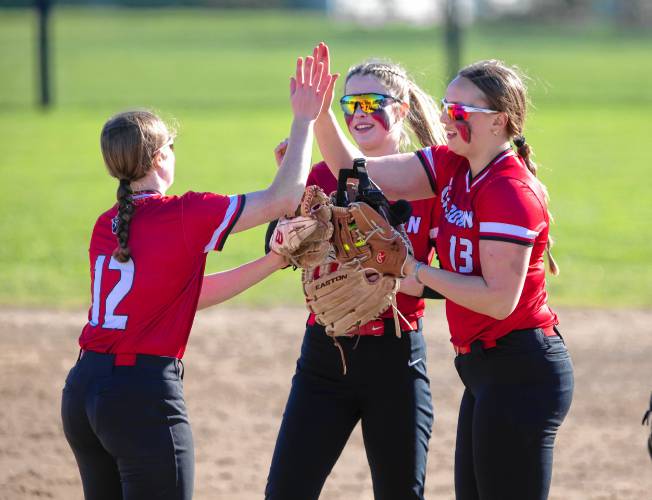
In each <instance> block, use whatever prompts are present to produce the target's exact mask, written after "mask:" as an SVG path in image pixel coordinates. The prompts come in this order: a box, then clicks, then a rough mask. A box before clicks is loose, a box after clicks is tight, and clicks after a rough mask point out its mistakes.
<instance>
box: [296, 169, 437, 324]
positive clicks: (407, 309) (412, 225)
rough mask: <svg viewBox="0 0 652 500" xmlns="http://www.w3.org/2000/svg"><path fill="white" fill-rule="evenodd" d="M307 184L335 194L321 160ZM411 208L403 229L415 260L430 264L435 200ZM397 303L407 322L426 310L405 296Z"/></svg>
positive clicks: (398, 297)
mask: <svg viewBox="0 0 652 500" xmlns="http://www.w3.org/2000/svg"><path fill="white" fill-rule="evenodd" d="M307 185H308V186H312V185H316V186H319V187H321V188H322V189H323V190H324V191H325V192H326V193H327V194H330V193H332V192H333V191H337V179H336V178H335V176H334V175H333V174H332V172H331V171H330V170H329V168H328V165H326V163H325V162H323V161H322V162H320V163H317V164H316V165H313V167H312V170H311V171H310V175H309V176H308V181H307ZM410 205H412V215H411V216H410V220H409V221H408V222H407V223H406V224H405V230H406V232H407V234H408V237H409V238H410V241H411V242H412V247H413V248H414V257H415V258H416V259H417V260H420V261H421V262H426V263H428V264H430V262H431V261H432V258H433V256H434V254H435V237H436V236H437V225H436V220H437V218H436V210H437V204H436V199H435V198H428V199H425V200H416V201H412V202H410ZM396 304H397V307H398V309H399V311H401V314H402V315H403V316H405V319H407V320H408V321H410V322H414V321H416V320H417V319H419V318H421V317H422V316H423V311H424V309H425V307H426V305H425V301H424V300H423V299H422V298H419V297H414V296H412V295H406V294H404V293H399V294H397V295H396ZM381 317H383V318H392V317H393V316H392V311H391V309H388V310H387V311H385V313H383V314H382V316H381ZM311 319H312V318H311Z"/></svg>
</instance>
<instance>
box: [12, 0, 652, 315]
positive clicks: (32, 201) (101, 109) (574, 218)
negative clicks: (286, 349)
mask: <svg viewBox="0 0 652 500" xmlns="http://www.w3.org/2000/svg"><path fill="white" fill-rule="evenodd" d="M40 1H41V2H43V1H44V0H40ZM452 6H454V7H456V10H457V13H458V16H456V19H457V20H458V22H459V24H460V31H459V33H458V35H459V38H458V39H459V63H458V62H455V64H454V65H455V66H457V65H458V64H467V63H470V62H472V61H474V60H478V59H482V58H500V59H504V60H505V61H507V62H508V63H510V64H516V65H518V66H519V67H521V68H522V69H523V70H525V72H526V73H527V74H529V76H530V77H531V80H530V92H531V96H532V100H533V103H534V107H533V108H532V110H531V113H530V116H529V121H528V124H527V126H526V135H527V137H528V142H529V143H531V144H532V145H533V146H534V148H535V150H536V153H537V157H536V159H537V161H538V162H539V163H540V166H541V170H540V172H541V178H542V180H543V181H544V182H545V183H546V184H547V185H548V187H549V189H550V192H551V196H552V202H551V208H552V211H553V214H554V215H555V217H556V221H557V222H556V224H555V226H554V227H553V230H552V233H553V235H554V236H555V237H556V239H557V245H556V247H555V252H556V257H557V258H558V260H559V262H560V264H561V266H562V274H561V276H560V277H559V278H551V279H550V280H549V287H550V290H551V295H552V304H553V305H555V304H565V305H581V306H601V307H603V306H610V307H620V306H638V307H650V306H652V266H651V265H650V262H652V240H651V239H650V238H649V221H650V220H652V203H651V202H650V201H649V200H650V196H649V193H648V191H649V190H648V188H647V187H646V183H645V182H644V181H642V179H646V178H647V176H648V175H649V174H648V168H649V165H650V163H651V161H650V160H651V155H650V153H649V147H648V146H647V144H648V143H649V137H648V136H649V133H648V131H649V127H650V126H649V113H650V111H652V65H651V64H650V62H649V61H650V60H652V33H651V30H650V26H651V25H652V1H649V0H412V1H409V0H404V1H397V0H332V1H326V0H306V1H299V0H266V1H262V0H260V1H258V0H244V1H228V0H179V1H173V0H139V1H127V0H111V1H109V0H95V1H92V2H88V1H81V0H69V1H58V2H55V3H54V4H52V8H51V11H50V13H51V14H50V17H49V23H48V26H49V28H50V30H49V40H50V47H49V51H48V52H49V53H50V56H51V60H50V67H49V68H50V69H49V77H50V78H49V80H50V89H49V92H50V94H51V103H52V105H51V106H50V108H49V109H48V110H47V111H43V110H40V109H39V108H38V106H37V103H38V102H39V99H40V98H41V97H42V91H41V89H40V84H39V77H38V75H39V65H38V53H39V38H38V33H39V29H38V26H39V25H38V23H37V15H36V9H35V4H34V3H33V2H29V1H26V0H0V75H2V78H0V144H2V146H3V148H2V152H1V154H0V243H1V245H0V304H12V305H13V304H18V305H32V306H42V305H46V306H62V305H65V306H73V307H78V306H80V305H84V304H86V303H87V302H88V296H89V290H88V286H89V285H88V281H89V280H88V273H89V270H88V262H87V255H86V250H87V245H88V237H89V235H90V231H91V228H92V225H93V223H94V221H95V218H96V217H97V215H98V214H99V213H100V212H101V211H103V210H105V209H106V208H108V207H109V206H110V205H111V204H112V203H113V202H114V200H115V187H116V185H115V182H114V181H113V180H112V179H110V178H109V177H108V176H107V175H106V172H105V171H104V168H103V166H102V162H101V155H100V153H99V144H98V142H99V141H98V136H99V131H100V128H101V126H102V124H103V122H104V121H105V120H106V119H107V118H108V116H110V115H111V114H113V113H115V112H117V111H120V110H123V109H125V108H128V107H135V106H146V107H150V108H153V109H155V110H157V111H159V112H161V113H162V114H163V116H164V117H166V118H170V119H172V120H173V121H176V122H177V123H178V124H179V126H180V135H179V138H178V141H177V144H178V148H177V158H178V170H177V174H176V175H177V181H176V183H175V185H174V186H173V189H172V193H173V194H178V193H182V192H184V191H186V190H188V189H194V190H206V191H217V192H226V193H230V192H241V191H251V190H255V189H260V188H263V187H265V186H266V185H267V182H269V180H271V178H272V176H273V173H274V171H275V166H274V162H273V155H272V150H273V148H274V146H275V145H276V144H277V143H278V142H279V141H280V140H281V139H283V138H284V137H285V135H286V134H287V130H288V127H289V122H290V109H289V106H288V101H287V79H288V76H289V75H290V73H291V72H292V69H293V65H294V61H295V60H296V57H297V56H298V55H302V54H306V53H308V52H309V51H310V50H311V48H312V47H313V46H314V44H315V43H317V42H319V41H321V40H324V41H326V42H328V43H329V45H330V46H331V48H332V52H333V61H334V69H335V70H336V71H340V72H345V71H346V70H347V68H348V67H349V65H351V64H354V63H356V62H359V61H361V60H362V59H365V58H368V57H379V56H380V57H386V58H390V59H392V60H395V61H398V62H401V63H403V65H404V66H406V68H407V69H408V70H409V72H411V73H412V74H413V75H414V77H415V78H416V80H417V81H418V83H419V84H421V85H422V86H423V87H424V88H425V89H427V90H428V91H429V92H430V93H431V94H433V96H435V97H437V98H438V97H441V94H442V93H443V91H444V89H445V85H446V82H447V79H448V76H447V75H448V74H449V73H450V65H451V64H450V62H447V55H446V54H447V52H446V42H445V41H446V40H450V39H451V37H450V28H449V29H446V25H445V21H446V19H449V20H450V16H449V17H447V15H446V14H447V12H449V13H450V11H448V10H447V9H450V8H451V7H452ZM337 92H338V94H340V93H341V92H342V88H341V84H340V85H339V86H338V89H337ZM318 158H319V154H318V151H317V150H316V149H315V160H317V159H318ZM262 234H263V229H262V228H261V229H257V230H254V231H250V232H247V233H244V234H238V235H234V237H232V238H230V240H229V243H227V246H226V249H225V251H224V252H223V253H222V254H220V255H213V256H211V257H210V259H209V270H216V269H223V268H226V267H231V266H234V265H237V264H238V263H242V262H244V261H245V260H247V259H252V258H255V257H257V256H260V255H261V253H262V241H261V240H262ZM297 274H298V273H292V272H291V271H285V272H280V273H277V274H276V275H275V276H273V277H272V278H271V279H269V280H268V281H266V282H265V283H263V284H261V285H259V286H257V287H255V288H254V289H253V290H251V291H250V292H247V293H246V294H245V295H244V296H243V297H241V298H239V299H237V300H239V301H241V302H245V303H248V304H264V305H271V304H278V303H288V302H290V303H297V304H298V303H300V301H301V298H300V297H301V294H300V288H299V286H298V276H297Z"/></svg>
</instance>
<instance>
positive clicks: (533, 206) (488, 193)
mask: <svg viewBox="0 0 652 500" xmlns="http://www.w3.org/2000/svg"><path fill="white" fill-rule="evenodd" d="M475 211H476V217H477V219H478V222H479V223H480V227H479V238H480V239H481V240H496V241H507V242H510V243H516V244H519V245H525V246H532V245H534V241H535V240H536V238H537V236H538V235H539V234H540V233H541V232H542V231H543V230H544V229H545V228H546V226H547V225H548V217H547V210H546V207H545V205H544V204H543V202H542V200H540V199H539V198H538V197H537V195H536V194H535V193H534V191H532V189H531V188H530V186H528V185H527V184H526V183H525V182H523V181H520V180H518V179H513V178H506V177H503V178H498V179H496V180H494V181H493V182H491V183H489V184H487V185H486V186H485V187H484V189H483V190H482V191H481V193H479V195H478V198H477V200H476V203H475Z"/></svg>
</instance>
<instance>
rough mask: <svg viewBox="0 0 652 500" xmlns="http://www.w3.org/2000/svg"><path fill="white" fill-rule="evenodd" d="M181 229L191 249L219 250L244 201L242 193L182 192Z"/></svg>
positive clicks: (206, 251)
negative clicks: (227, 194)
mask: <svg viewBox="0 0 652 500" xmlns="http://www.w3.org/2000/svg"><path fill="white" fill-rule="evenodd" d="M182 203H183V215H182V223H183V233H184V238H185V240H186V244H187V245H188V248H189V249H190V251H191V253H201V252H203V253H208V252H210V251H211V250H218V251H219V250H222V248H223V247H224V243H225V242H226V239H227V237H228V236H229V233H230V232H231V230H232V229H233V226H235V223H236V222H237V221H238V218H239V217H240V214H241V213H242V210H243V209H244V205H245V195H231V196H226V195H222V194H215V193H194V192H189V193H186V194H185V195H183V197H182Z"/></svg>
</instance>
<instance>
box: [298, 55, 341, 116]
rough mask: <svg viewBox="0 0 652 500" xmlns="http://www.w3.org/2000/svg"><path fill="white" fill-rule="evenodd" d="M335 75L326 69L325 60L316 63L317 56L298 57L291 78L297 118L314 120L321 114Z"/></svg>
mask: <svg viewBox="0 0 652 500" xmlns="http://www.w3.org/2000/svg"><path fill="white" fill-rule="evenodd" d="M333 79H336V77H334V76H333V75H331V74H330V73H329V72H327V71H326V67H325V65H324V63H323V62H320V63H317V64H315V58H314V57H312V56H307V57H306V58H305V60H304V58H302V57H299V58H298V59H297V69H296V74H295V76H293V77H291V78H290V101H291V103H292V112H293V113H294V117H295V118H297V119H305V120H308V121H313V120H315V119H316V118H317V116H319V113H320V112H321V109H322V106H323V104H324V96H325V92H326V90H327V89H328V87H329V86H331V84H332V82H333Z"/></svg>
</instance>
